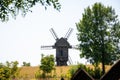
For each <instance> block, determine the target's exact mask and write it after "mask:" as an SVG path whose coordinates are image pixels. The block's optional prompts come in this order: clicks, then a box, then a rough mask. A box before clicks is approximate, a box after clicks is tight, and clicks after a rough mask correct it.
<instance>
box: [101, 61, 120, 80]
mask: <svg viewBox="0 0 120 80" xmlns="http://www.w3.org/2000/svg"><path fill="white" fill-rule="evenodd" d="M119 79H120V60H118V61H117V62H116V63H115V64H114V65H113V66H112V67H111V69H110V70H109V71H108V72H107V73H106V74H104V75H103V76H102V77H101V79H100V80H119Z"/></svg>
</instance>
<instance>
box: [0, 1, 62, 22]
mask: <svg viewBox="0 0 120 80" xmlns="http://www.w3.org/2000/svg"><path fill="white" fill-rule="evenodd" d="M38 3H40V4H41V5H42V6H44V7H45V9H46V8H47V6H53V7H54V8H55V9H56V10H60V8H61V5H60V3H59V2H58V0H0V20H1V21H8V20H9V17H10V16H12V17H13V18H16V16H17V15H18V14H19V12H21V13H22V15H23V16H25V15H26V13H27V12H29V11H31V10H30V9H31V8H32V7H33V6H35V5H36V4H38Z"/></svg>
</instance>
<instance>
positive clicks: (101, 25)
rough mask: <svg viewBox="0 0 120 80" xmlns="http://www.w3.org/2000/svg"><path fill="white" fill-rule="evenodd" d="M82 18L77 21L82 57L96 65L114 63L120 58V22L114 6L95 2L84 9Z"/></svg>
mask: <svg viewBox="0 0 120 80" xmlns="http://www.w3.org/2000/svg"><path fill="white" fill-rule="evenodd" d="M82 17H83V18H82V19H81V20H80V21H79V22H78V23H76V27H77V30H78V34H77V37H78V41H79V42H80V44H79V50H81V54H80V57H85V58H86V59H88V60H89V62H90V63H92V64H94V65H95V66H96V67H97V66H98V65H99V63H102V69H103V70H102V73H103V74H104V73H105V65H106V64H111V63H114V61H116V60H117V59H119V58H120V48H119V43H120V22H119V21H118V19H117V15H116V14H115V10H114V9H112V7H109V6H107V7H106V6H104V5H103V4H101V3H95V4H94V5H93V6H92V8H90V7H87V8H86V9H85V10H84V13H83V15H82Z"/></svg>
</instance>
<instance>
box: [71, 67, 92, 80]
mask: <svg viewBox="0 0 120 80" xmlns="http://www.w3.org/2000/svg"><path fill="white" fill-rule="evenodd" d="M71 80H94V79H93V78H92V77H91V76H90V75H89V74H88V73H87V72H86V71H85V70H83V69H81V68H79V69H78V70H77V71H76V72H75V74H74V75H73V76H72V78H71Z"/></svg>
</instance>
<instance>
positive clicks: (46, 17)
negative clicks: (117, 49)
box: [0, 0, 120, 66]
mask: <svg viewBox="0 0 120 80" xmlns="http://www.w3.org/2000/svg"><path fill="white" fill-rule="evenodd" d="M95 2H101V3H102V4H104V5H105V6H112V8H114V9H115V12H116V14H117V15H118V18H119V20H120V5H119V3H120V1H119V0H60V3H61V5H62V6H61V10H60V12H59V11H57V10H55V9H53V7H48V8H47V10H45V9H44V7H43V6H41V5H36V6H34V7H33V8H32V9H31V10H32V12H29V13H27V15H26V16H25V17H22V16H21V14H19V15H18V16H17V18H16V19H13V18H10V20H9V21H8V22H0V63H5V62H6V61H18V62H19V65H20V66H21V65H22V63H23V62H30V63H31V66H38V65H40V59H41V54H44V55H51V54H52V55H54V56H55V49H49V50H43V49H41V46H42V45H45V46H47V45H54V43H55V40H54V38H53V36H52V34H51V33H50V31H49V29H50V28H53V29H54V30H55V32H56V34H57V35H58V37H59V38H61V37H64V36H65V34H66V33H67V31H68V29H69V28H73V32H72V33H71V35H70V37H69V39H68V42H69V43H70V45H78V44H79V42H78V40H77V35H76V34H77V29H76V23H78V22H79V21H80V20H81V19H82V13H84V9H85V8H87V7H88V6H92V5H93V4H94V3H95ZM79 54H80V51H79V50H75V49H69V56H70V57H71V59H72V62H73V64H77V63H78V62H79V63H83V64H87V60H85V59H81V58H80V57H79Z"/></svg>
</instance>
